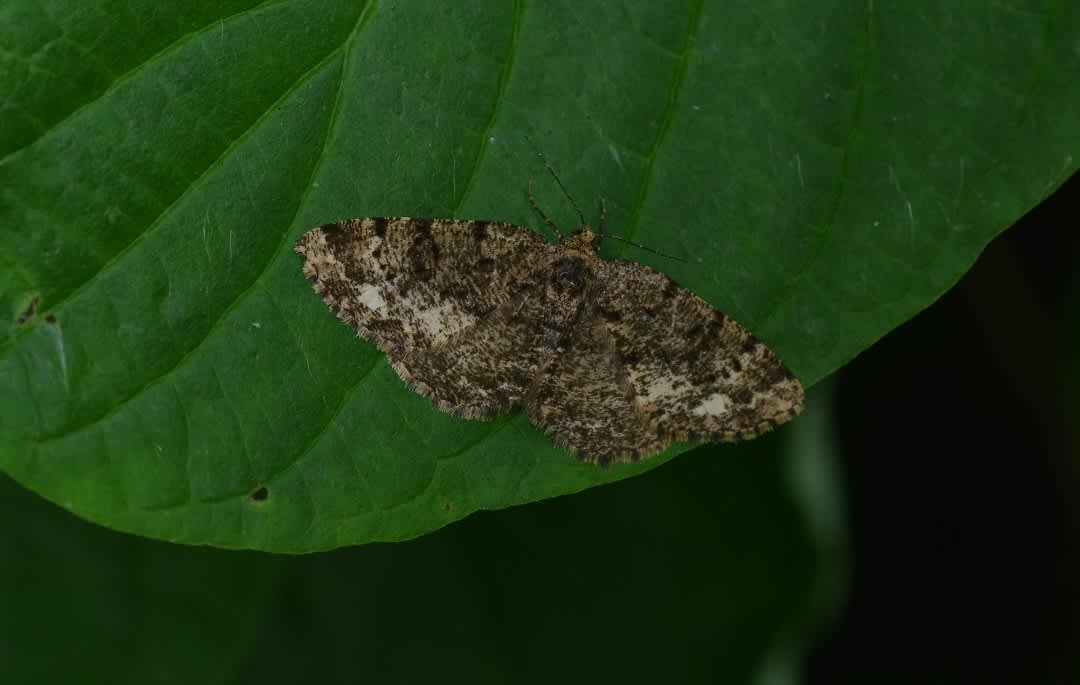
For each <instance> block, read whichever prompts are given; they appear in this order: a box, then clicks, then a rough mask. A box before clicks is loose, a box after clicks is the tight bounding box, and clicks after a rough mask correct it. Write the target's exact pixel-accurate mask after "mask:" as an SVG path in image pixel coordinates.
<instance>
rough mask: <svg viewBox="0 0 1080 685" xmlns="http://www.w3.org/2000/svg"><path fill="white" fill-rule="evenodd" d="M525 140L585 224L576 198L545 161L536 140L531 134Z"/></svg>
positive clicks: (583, 215)
mask: <svg viewBox="0 0 1080 685" xmlns="http://www.w3.org/2000/svg"><path fill="white" fill-rule="evenodd" d="M525 140H527V141H529V145H532V149H533V150H535V151H536V154H537V156H538V157H540V160H541V161H542V162H543V163H544V167H546V168H547V170H548V173H549V174H551V177H552V178H553V179H555V182H556V183H558V184H559V190H561V191H562V193H563V195H565V196H566V199H567V200H570V204H572V205H573V206H574V211H576V212H577V215H578V218H579V219H581V225H582V226H585V225H586V224H587V223H588V222H586V221H585V213H584V212H582V211H581V207H579V206H578V203H577V200H575V199H574V196H573V195H571V194H570V191H569V190H567V189H566V186H564V185H563V182H562V180H560V179H559V175H558V174H556V173H555V170H554V169H553V168H551V165H550V164H549V163H548V161H547V157H545V156H544V153H543V152H541V151H540V147H539V146H538V145H537V144H536V141H535V140H533V139H532V136H525Z"/></svg>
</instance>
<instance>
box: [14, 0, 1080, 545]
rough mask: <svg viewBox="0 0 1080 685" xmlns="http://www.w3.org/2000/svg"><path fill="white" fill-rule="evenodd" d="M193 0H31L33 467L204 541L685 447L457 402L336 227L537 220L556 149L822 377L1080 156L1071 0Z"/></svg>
mask: <svg viewBox="0 0 1080 685" xmlns="http://www.w3.org/2000/svg"><path fill="white" fill-rule="evenodd" d="M183 4H185V5H189V6H190V7H188V8H186V9H178V8H172V7H163V6H162V5H161V4H160V3H157V2H149V1H146V2H124V3H120V2H115V1H106V0H98V1H97V2H94V3H86V2H77V3H76V2H74V1H71V2H63V1H61V0H53V1H52V2H30V1H29V0H9V1H8V2H7V3H5V4H3V5H2V6H0V45H2V46H3V50H2V51H0V65H2V66H0V91H3V92H5V93H6V94H7V95H6V97H5V98H4V104H3V105H0V117H2V118H0V155H2V156H0V264H3V265H4V268H3V277H2V278H0V288H2V290H0V313H3V312H6V313H7V314H6V315H4V316H3V318H2V319H0V334H2V335H3V338H2V342H0V467H2V468H3V469H4V470H6V471H7V472H8V473H9V474H11V475H12V476H13V477H15V478H16V479H17V480H18V481H20V482H22V483H23V484H25V485H27V486H29V487H31V488H33V489H34V490H36V491H38V492H40V493H42V494H43V495H45V496H47V497H48V498H50V499H52V500H54V501H56V502H58V503H60V504H62V505H63V506H65V507H68V508H70V509H72V510H74V511H76V512H78V513H79V514H80V515H82V516H85V517H87V518H90V519H92V520H94V521H99V522H102V523H105V524H107V525H110V526H113V527H116V528H119V529H122V530H128V531H135V532H139V533H142V534H145V535H150V536H154V537H160V538H165V539H170V540H179V541H184V542H191V543H207V544H214V545H222V546H235V547H256V548H261V549H271V550H288V551H301V550H312V549H322V548H328V547H333V546H336V545H343V544H353V543H362V542H368V541H373V540H399V539H403V538H408V537H412V536H416V535H420V534H422V533H425V532H428V531H430V530H432V529H435V528H437V527H439V526H441V525H444V524H446V523H448V522H450V521H454V520H457V519H459V518H461V517H463V516H466V515H468V514H469V513H471V512H474V511H476V510H478V509H492V508H500V507H506V506H510V505H513V504H518V503H522V502H527V501H532V500H537V499H541V498H546V497H551V496H554V495H558V494H563V493H568V492H573V491H577V490H580V489H582V488H586V487H589V486H592V485H596V484H599V483H604V482H609V481H613V480H618V479H621V478H625V477H627V476H629V475H632V474H636V473H641V472H642V471H644V470H648V469H651V468H653V467H655V466H657V465H659V464H660V463H662V462H663V461H664V460H665V459H667V458H670V457H671V456H672V455H673V454H674V453H675V452H677V451H679V450H671V451H669V453H668V454H667V455H665V456H664V457H662V458H657V459H652V460H649V461H647V462H645V463H643V464H640V465H633V466H622V467H618V468H611V469H607V470H601V469H597V468H594V467H591V466H586V465H581V464H577V463H575V462H574V460H573V459H572V458H571V457H570V456H569V455H567V454H565V453H563V452H561V451H559V450H556V449H554V448H553V447H551V446H550V444H549V443H548V441H547V440H546V439H545V438H544V437H543V436H542V435H541V434H540V433H539V432H538V431H537V430H535V429H533V428H532V427H531V426H530V425H529V423H528V421H527V420H526V419H525V418H524V417H523V416H522V415H521V414H520V413H517V414H514V415H510V416H508V417H504V418H500V419H497V420H495V421H493V422H490V423H478V422H465V421H459V420H455V419H452V418H450V417H448V416H445V415H443V414H441V413H439V412H437V411H435V410H433V409H432V408H431V406H430V404H429V403H428V402H427V401H426V400H424V399H422V398H420V397H418V396H416V395H414V394H412V393H410V392H408V391H407V390H406V389H405V388H404V386H403V385H402V384H401V383H400V382H399V381H398V380H397V378H396V376H395V375H394V374H393V372H392V371H391V370H389V369H388V367H387V365H386V363H385V360H384V359H383V357H382V355H380V354H378V353H377V351H376V350H375V349H374V348H373V347H372V346H370V345H368V344H367V343H364V342H361V341H358V340H356V339H355V338H354V337H353V336H352V335H351V333H350V332H349V331H348V330H347V329H346V328H345V327H344V326H342V325H341V324H340V323H338V322H337V321H336V320H335V318H334V317H333V316H332V315H331V314H330V313H329V312H328V311H326V308H325V307H324V306H323V305H322V303H321V302H320V301H319V300H318V298H317V297H316V296H315V295H314V294H313V293H312V292H311V291H310V288H308V286H307V284H306V283H305V281H304V279H303V278H302V276H301V274H300V270H299V267H298V265H297V260H296V259H295V257H294V255H292V254H291V250H290V245H291V242H292V240H293V239H294V238H295V237H296V236H297V235H298V234H300V233H301V232H302V231H304V230H306V229H307V228H310V227H312V226H315V225H318V224H320V223H323V222H326V221H331V220H337V219H343V218H349V217H355V216H371V215H393V214H407V215H412V216H454V217H468V218H491V219H502V220H508V221H514V222H517V223H521V224H524V225H531V224H532V223H533V220H532V217H531V216H530V213H529V210H528V205H527V203H526V202H525V199H524V189H525V186H526V183H527V182H528V180H529V179H530V178H532V177H536V178H537V180H538V181H540V179H541V178H542V174H543V170H542V168H540V167H539V165H538V163H537V160H536V159H535V157H534V156H533V155H532V154H531V153H530V152H529V149H528V147H527V144H526V143H525V141H524V136H525V135H526V134H530V133H531V134H533V135H534V136H535V137H536V138H537V139H538V141H539V144H540V146H541V147H542V148H543V149H544V150H545V152H546V153H547V155H548V156H549V157H550V159H551V160H552V161H553V163H554V164H555V166H556V167H557V168H558V170H559V171H560V173H561V175H562V177H563V180H564V181H565V182H566V183H567V185H568V187H569V188H571V189H572V190H573V192H574V193H575V195H576V196H577V197H579V198H582V200H583V201H586V200H587V201H588V202H589V203H592V202H594V201H595V200H596V198H598V197H599V196H601V195H602V196H604V197H606V198H607V200H608V205H609V208H610V212H609V226H610V228H611V230H612V231H616V232H619V233H621V234H623V235H625V236H630V237H632V238H633V239H634V240H636V241H639V242H642V243H645V244H647V245H649V246H651V247H655V248H656V249H660V250H663V251H665V252H669V253H675V254H677V255H682V256H685V257H686V258H687V259H688V260H689V261H688V262H687V263H685V264H683V263H679V262H673V261H670V260H667V261H666V260H663V259H662V258H660V257H657V256H655V255H652V254H650V253H647V252H636V251H635V252H631V251H630V250H627V249H625V246H619V245H614V244H613V245H610V246H608V247H607V248H606V249H608V250H610V251H609V252H608V256H615V255H625V256H628V257H632V258H634V259H638V260H640V261H642V262H648V263H651V264H652V265H654V266H656V267H657V268H660V269H662V270H664V271H666V272H668V273H669V274H671V275H672V276H673V277H674V278H675V279H676V280H678V281H680V282H681V283H683V284H684V285H686V286H688V287H690V288H692V289H693V290H695V291H696V292H698V293H699V294H701V295H702V296H703V297H705V298H706V299H708V300H709V301H711V302H712V303H714V304H715V305H716V306H718V307H719V308H720V309H722V310H724V311H726V312H727V313H729V314H730V315H732V316H734V317H735V318H736V319H738V320H739V321H741V322H743V323H744V324H746V325H747V326H748V327H749V328H750V329H751V330H753V331H754V333H756V334H758V335H759V336H760V337H762V338H763V339H764V340H766V341H767V342H768V343H769V344H770V346H772V347H773V349H774V350H775V351H776V352H777V353H778V354H779V355H780V357H781V358H782V359H784V360H785V361H786V362H787V363H788V365H789V366H790V367H791V368H792V370H793V371H795V373H796V374H797V375H798V376H799V377H800V378H801V379H802V380H803V381H804V382H805V383H806V384H808V385H810V384H813V383H815V382H817V381H818V380H819V379H821V378H823V377H824V376H825V375H827V374H828V373H829V372H831V371H832V370H834V369H836V368H837V367H838V366H840V365H842V364H843V363H844V362H845V361H847V360H849V359H850V358H852V357H853V356H854V355H856V354H857V353H858V352H859V351H861V350H862V349H865V348H866V347H867V346H868V345H869V344H871V343H872V342H873V341H874V340H876V339H877V338H878V337H880V336H881V335H883V334H884V333H886V332H887V331H888V330H890V329H891V328H893V327H895V326H896V325H898V324H899V323H901V322H902V321H904V320H906V319H907V318H909V317H911V316H912V315H913V314H915V313H916V312H918V311H919V310H920V309H921V308H923V307H925V306H926V305H927V304H928V303H929V302H931V301H932V300H934V299H935V298H936V297H938V296H939V295H940V294H941V293H942V292H943V291H944V290H945V289H946V288H947V287H949V285H951V284H952V283H953V282H955V280H956V279H957V278H958V277H959V276H960V275H961V274H962V273H963V272H964V271H965V270H966V269H967V268H968V266H969V265H970V264H971V263H972V261H973V260H974V259H975V257H976V256H977V255H978V253H979V251H980V250H981V248H982V247H983V246H984V245H985V244H986V242H987V241H988V240H989V239H990V238H992V237H993V236H994V235H995V234H996V233H998V232H999V231H1001V230H1002V229H1004V228H1005V227H1007V226H1008V225H1009V224H1010V223H1011V222H1013V221H1014V220H1015V219H1016V218H1017V217H1019V216H1020V215H1021V214H1022V213H1023V212H1024V211H1026V210H1027V209H1028V208H1030V207H1031V206H1033V205H1034V204H1036V203H1037V202H1038V201H1039V200H1040V199H1041V198H1043V197H1045V196H1046V195H1047V194H1048V193H1049V192H1050V191H1052V190H1053V189H1054V188H1055V187H1056V186H1057V185H1059V184H1060V183H1061V182H1062V181H1063V180H1064V179H1065V178H1066V177H1068V175H1070V174H1071V173H1072V172H1073V171H1074V170H1075V169H1076V167H1077V160H1078V159H1080V154H1078V150H1077V147H1078V146H1080V142H1078V141H1080V135H1078V134H1080V130H1078V129H1080V123H1078V122H1080V116H1078V114H1080V91H1078V90H1077V89H1076V88H1075V83H1076V82H1077V79H1078V78H1080V50H1077V48H1076V36H1077V35H1080V8H1078V6H1077V4H1076V3H1071V2H1061V1H1058V2H1042V3H1036V2H1027V3H1024V2H1016V1H1013V2H1009V1H1004V2H997V3H992V4H987V3H983V2H977V1H975V0H969V2H967V3H961V4H957V3H946V4H944V5H942V4H940V3H933V2H929V1H923V2H917V3H912V2H903V3H900V2H895V3H882V2H880V1H877V2H866V3H835V2H834V3H816V4H807V3H795V2H787V3H784V2H782V3H773V4H772V5H767V6H762V5H750V4H737V5H733V4H731V3H723V2H703V1H701V0H697V1H691V0H687V1H685V2H676V3H663V4H662V5H660V4H657V3H650V2H646V1H645V0H633V1H631V2H618V3H614V2H611V3H608V2H597V3H588V4H587V5H586V6H584V7H583V6H582V5H581V4H580V3H573V2H556V3H522V2H520V1H518V2H495V1H494V0H491V1H488V2H479V1H477V2H471V3H428V2H421V1H420V0H415V1H412V2H399V3H388V2H377V1H375V0H369V2H368V3H367V4H361V3H358V2H353V1H351V0H350V1H348V2H345V1H343V0H337V1H329V2H318V3H316V2H311V1H310V0H271V1H269V2H264V3H261V4H252V3H247V4H243V3H237V2H233V3H227V4H223V3H216V2H215V3H183ZM113 38H116V40H112V39H113ZM540 191H541V192H540V193H539V195H540V200H541V202H542V203H543V204H544V206H545V207H547V208H549V213H551V214H553V215H554V217H555V219H556V221H558V222H559V223H561V224H564V225H570V224H571V223H572V222H573V213H572V212H571V211H570V210H569V208H568V207H566V205H565V203H564V202H563V200H562V198H561V197H560V196H559V195H558V193H557V192H556V191H555V189H553V188H552V187H551V184H550V183H543V184H541V186H540ZM31 302H36V303H37V304H36V307H34V308H33V309H34V311H33V312H32V313H31V312H30V311H29V310H28V305H29V303H31ZM20 314H25V316H20ZM23 318H25V319H26V321H24V322H23V323H19V321H20V320H21V319H23ZM721 453H722V454H728V455H732V458H734V455H735V454H736V453H737V452H736V451H735V450H733V449H726V450H724V451H722V452H721ZM253 494H254V495H256V496H254V497H253V496H251V495H253Z"/></svg>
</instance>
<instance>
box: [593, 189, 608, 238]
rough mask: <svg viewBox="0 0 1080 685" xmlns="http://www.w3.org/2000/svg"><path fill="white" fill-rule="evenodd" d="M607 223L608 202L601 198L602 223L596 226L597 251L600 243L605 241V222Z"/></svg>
mask: <svg viewBox="0 0 1080 685" xmlns="http://www.w3.org/2000/svg"><path fill="white" fill-rule="evenodd" d="M605 221H607V200H606V199H605V198H604V197H602V196H601V198H600V221H599V222H598V223H597V225H596V249H598V250H599V249H600V243H601V242H603V240H604V222H605Z"/></svg>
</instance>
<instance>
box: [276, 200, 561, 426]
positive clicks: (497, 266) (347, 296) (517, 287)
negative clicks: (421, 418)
mask: <svg viewBox="0 0 1080 685" xmlns="http://www.w3.org/2000/svg"><path fill="white" fill-rule="evenodd" d="M553 249H554V248H553V246H552V245H550V244H549V243H548V242H547V241H545V240H544V239H543V238H542V237H540V236H539V235H537V234H535V233H533V232H532V231H530V230H528V229H524V228H520V227H518V226H513V225H511V224H505V223H501V222H493V221H492V222H489V221H457V220H451V219H413V218H409V217H396V218H365V219H353V220H350V221H342V222H339V223H333V224H326V225H324V226H320V227H318V228H314V229H312V230H310V231H308V232H307V233H305V234H304V235H302V236H301V237H300V239H299V240H297V243H296V251H297V252H298V253H299V254H300V256H301V258H302V260H303V269H304V273H305V274H306V275H307V277H308V280H309V281H310V282H311V284H312V286H313V287H314V289H315V291H316V292H318V293H319V295H321V296H322V298H323V300H325V301H326V304H327V305H328V306H329V307H330V309H331V310H333V312H334V313H335V314H336V315H337V316H338V317H339V318H340V319H342V320H343V321H345V322H346V323H348V324H349V325H350V326H352V327H353V329H354V330H356V332H357V333H358V334H359V335H360V336H361V337H363V338H365V339H367V340H369V341H371V342H373V343H374V344H375V345H377V346H378V347H379V349H381V350H382V351H384V352H386V354H387V355H388V357H389V358H390V362H391V364H392V365H393V367H394V369H395V370H396V371H397V372H398V374H399V375H400V376H401V377H402V379H403V380H405V382H406V383H408V384H409V385H410V386H411V387H413V388H414V389H415V390H416V391H418V392H420V393H421V394H423V395H426V396H427V397H430V398H431V399H432V400H433V401H434V402H435V404H436V405H437V406H439V407H440V408H441V409H443V410H445V411H449V412H452V413H454V414H458V415H460V416H466V417H470V418H475V417H479V416H486V415H490V414H492V413H495V412H497V411H503V410H506V409H509V408H510V406H512V405H513V404H514V403H515V402H516V401H518V400H519V399H520V397H521V396H522V394H523V393H524V389H525V388H526V387H527V386H528V384H529V383H530V382H531V380H532V376H533V374H534V373H535V366H536V358H537V352H536V349H535V347H536V346H535V338H536V336H537V335H539V333H538V330H539V329H540V328H541V327H542V321H543V317H542V316H541V315H540V313H538V311H537V308H538V307H541V303H540V297H539V295H536V296H530V293H531V292H532V291H534V290H536V289H537V288H538V287H540V286H538V285H537V284H538V283H539V282H540V280H541V279H539V278H538V277H537V276H536V275H535V274H536V272H537V271H538V270H541V269H543V268H544V267H545V266H546V265H547V263H548V260H549V256H550V254H551V252H552V250H553Z"/></svg>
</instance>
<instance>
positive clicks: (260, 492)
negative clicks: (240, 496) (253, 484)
mask: <svg viewBox="0 0 1080 685" xmlns="http://www.w3.org/2000/svg"><path fill="white" fill-rule="evenodd" d="M248 499H250V500H251V501H252V502H265V501H266V500H268V499H270V491H269V490H267V489H266V486H265V485H260V486H259V487H257V488H255V489H254V490H252V491H251V494H250V495H248Z"/></svg>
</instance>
